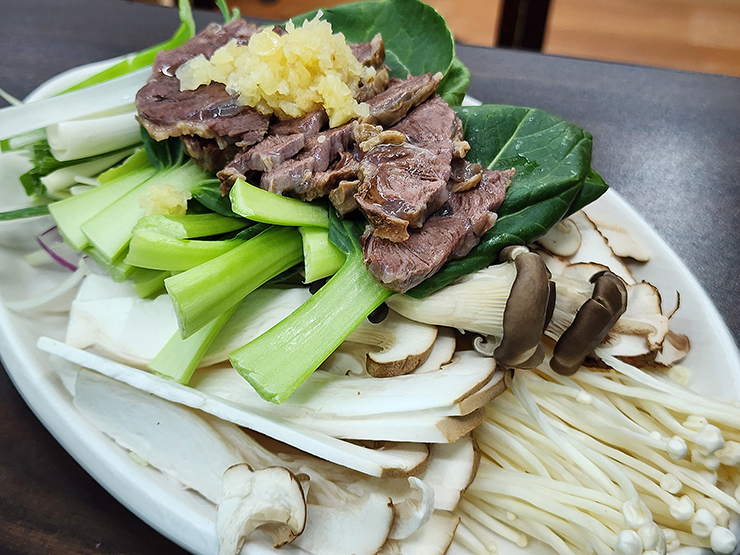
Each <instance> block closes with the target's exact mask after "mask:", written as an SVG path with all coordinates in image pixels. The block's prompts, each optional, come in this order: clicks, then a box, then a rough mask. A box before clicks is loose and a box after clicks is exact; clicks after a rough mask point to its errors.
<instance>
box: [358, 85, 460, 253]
mask: <svg viewBox="0 0 740 555" xmlns="http://www.w3.org/2000/svg"><path fill="white" fill-rule="evenodd" d="M459 122H460V120H459V119H458V117H457V115H456V114H455V112H454V111H453V110H452V109H451V108H450V107H449V106H448V105H447V103H445V101H444V100H442V98H441V97H439V96H438V95H434V96H433V97H432V98H430V99H429V100H427V101H426V102H423V103H422V104H420V105H419V106H418V107H416V108H414V109H413V110H412V111H411V112H409V114H408V115H407V116H406V117H405V118H404V119H402V120H401V121H400V122H399V123H397V124H396V125H394V126H393V127H391V131H395V132H399V133H402V134H403V135H405V136H406V138H407V139H408V143H403V144H394V145H387V144H381V145H378V146H376V147H374V148H372V149H371V150H370V151H369V152H367V153H366V154H365V156H364V158H363V160H362V162H361V163H360V170H359V177H360V180H361V183H360V186H359V188H358V191H357V193H356V195H355V199H356V201H357V203H358V205H359V206H360V208H361V209H362V210H363V212H365V215H366V216H367V218H368V220H369V221H370V224H371V225H372V226H373V228H374V230H375V235H377V236H378V237H381V238H384V239H388V240H390V241H395V242H398V241H405V240H406V239H408V237H409V228H419V227H422V225H424V221H425V220H426V218H427V217H428V216H429V215H430V214H433V213H434V212H436V211H437V210H438V209H439V208H440V207H441V206H442V205H443V204H444V203H445V202H446V201H447V198H448V195H449V191H448V188H447V182H448V180H449V178H450V175H451V171H452V169H451V163H452V159H453V155H454V150H455V149H454V145H453V139H455V140H456V139H458V137H459V136H460V132H461V131H460V130H461V125H460V123H459Z"/></svg>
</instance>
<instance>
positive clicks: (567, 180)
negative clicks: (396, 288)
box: [408, 105, 603, 298]
mask: <svg viewBox="0 0 740 555" xmlns="http://www.w3.org/2000/svg"><path fill="white" fill-rule="evenodd" d="M455 111H456V112H457V114H458V116H459V117H460V119H461V120H462V122H463V127H464V131H465V139H466V140H467V141H468V142H469V143H470V147H471V148H470V151H469V152H468V155H467V156H466V159H467V160H470V161H471V162H479V163H481V164H483V165H485V166H487V167H488V168H490V169H494V170H504V169H509V168H515V169H516V174H515V175H514V179H513V180H512V182H511V186H510V187H509V190H508V191H507V194H506V198H505V200H504V202H503V204H502V205H501V207H500V208H499V210H498V220H497V221H496V224H495V225H494V226H493V228H492V229H490V230H489V231H488V232H487V233H485V234H484V235H483V237H482V238H481V241H480V243H478V245H477V246H475V247H474V248H473V249H472V250H471V251H470V253H468V255H467V256H465V257H463V258H460V259H457V260H451V261H449V262H447V263H446V264H445V265H444V266H443V268H442V270H440V271H439V272H438V273H437V274H435V275H434V276H432V277H431V278H429V279H428V280H426V281H425V282H423V283H421V284H420V285H418V286H417V287H415V288H414V289H412V290H411V291H409V293H408V294H409V295H411V296H413V297H417V298H421V297H425V296H427V295H429V294H430V293H433V292H434V291H436V290H438V289H440V288H441V287H444V286H445V285H448V284H449V283H451V282H453V281H454V280H455V279H457V278H458V277H460V276H462V275H465V274H468V273H471V272H474V271H477V270H480V269H481V268H485V267H486V266H488V265H490V264H492V263H493V262H495V261H496V258H497V257H498V254H499V252H501V250H502V249H503V248H504V247H506V246H508V245H514V244H520V245H523V244H527V243H530V242H531V241H534V240H535V239H537V238H538V237H540V236H542V235H543V234H544V233H546V232H547V230H549V229H550V228H551V227H552V226H554V225H555V224H556V223H557V222H559V221H560V220H561V219H562V218H563V217H564V216H565V215H566V214H567V213H568V210H569V208H570V207H571V205H573V204H574V199H576V198H577V197H578V194H579V192H580V191H581V189H582V186H583V183H584V180H585V179H586V176H587V175H588V174H589V171H590V166H591V143H592V139H591V135H590V134H588V133H586V132H585V131H583V129H581V128H579V127H577V126H575V125H573V124H570V123H567V122H565V121H563V120H562V119H560V118H559V117H557V116H554V115H552V114H548V113H546V112H543V111H541V110H535V109H530V108H520V107H517V106H503V105H486V106H472V107H459V108H455ZM597 186H598V183H597V182H596V180H594V182H593V188H594V189H593V190H594V191H595V190H596V188H597ZM602 192H603V191H602ZM591 196H592V194H591V193H589V194H588V195H587V196H586V195H585V194H584V200H585V198H590V197H591Z"/></svg>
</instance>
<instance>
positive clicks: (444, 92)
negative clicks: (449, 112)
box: [437, 56, 470, 106]
mask: <svg viewBox="0 0 740 555" xmlns="http://www.w3.org/2000/svg"><path fill="white" fill-rule="evenodd" d="M469 84H470V70H469V69H468V68H467V66H466V65H465V64H464V63H462V62H461V61H460V59H459V58H458V57H457V56H455V57H454V58H453V59H452V65H450V69H448V70H447V73H446V74H445V76H444V78H443V79H442V81H440V83H439V85H438V86H437V94H438V95H439V96H441V97H442V99H443V100H444V101H445V102H447V104H449V105H450V106H459V105H460V104H462V101H463V98H465V91H467V90H468V85H469Z"/></svg>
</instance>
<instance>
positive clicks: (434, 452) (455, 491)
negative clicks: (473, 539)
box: [420, 434, 480, 511]
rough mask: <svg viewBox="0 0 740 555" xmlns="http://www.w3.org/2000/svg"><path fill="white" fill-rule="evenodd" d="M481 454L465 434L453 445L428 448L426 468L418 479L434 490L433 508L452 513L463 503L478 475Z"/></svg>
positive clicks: (470, 437) (469, 436)
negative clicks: (466, 492)
mask: <svg viewBox="0 0 740 555" xmlns="http://www.w3.org/2000/svg"><path fill="white" fill-rule="evenodd" d="M479 463H480V450H479V449H478V444H477V443H476V441H475V439H473V436H472V435H470V434H468V435H465V436H463V437H461V438H460V439H458V440H457V441H456V442H454V443H436V444H434V445H432V446H431V448H430V456H429V464H428V465H427V468H426V470H425V471H424V473H423V474H421V476H420V477H421V479H422V480H424V482H426V483H427V484H429V485H430V486H431V487H432V488H434V508H435V509H441V510H444V511H451V510H453V509H454V508H455V507H457V504H458V503H459V502H460V499H462V496H463V494H464V493H465V490H467V489H468V486H470V484H471V483H473V480H474V479H475V475H476V473H477V472H478V464H479Z"/></svg>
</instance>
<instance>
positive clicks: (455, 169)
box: [447, 158, 483, 193]
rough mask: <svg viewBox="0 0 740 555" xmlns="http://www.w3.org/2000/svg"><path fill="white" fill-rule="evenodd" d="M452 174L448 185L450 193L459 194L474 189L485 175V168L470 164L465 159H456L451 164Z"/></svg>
mask: <svg viewBox="0 0 740 555" xmlns="http://www.w3.org/2000/svg"><path fill="white" fill-rule="evenodd" d="M450 167H451V169H452V173H451V174H450V181H449V183H448V184H447V185H448V187H449V189H450V192H452V193H459V192H462V191H467V190H468V189H472V188H473V187H475V186H476V185H478V183H480V180H481V176H482V175H483V167H482V166H481V165H480V164H478V163H477V162H476V163H471V162H468V161H467V160H465V159H463V158H455V159H454V160H452V164H451V166H450Z"/></svg>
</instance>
